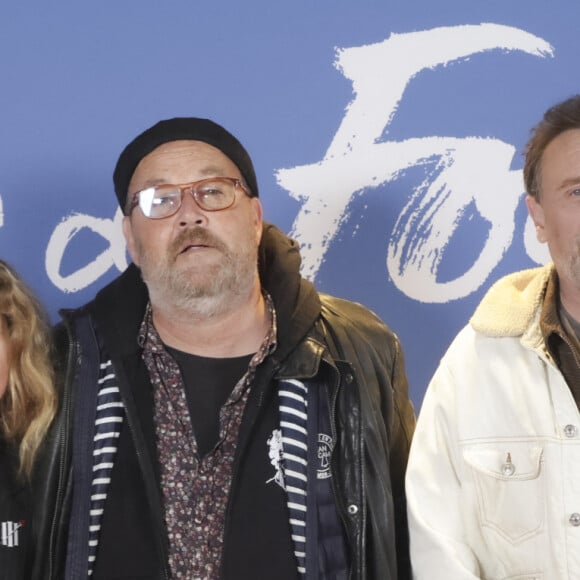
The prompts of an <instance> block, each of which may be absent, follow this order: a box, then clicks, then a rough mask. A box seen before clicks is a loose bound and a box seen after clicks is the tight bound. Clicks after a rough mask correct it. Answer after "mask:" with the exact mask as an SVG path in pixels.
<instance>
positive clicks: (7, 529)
mask: <svg viewBox="0 0 580 580" xmlns="http://www.w3.org/2000/svg"><path fill="white" fill-rule="evenodd" d="M25 524H26V522H25V521H24V520H20V521H19V522H0V545H1V546H6V547H7V548H17V547H18V545H19V533H18V532H19V530H20V529H21V528H23V527H24V525H25Z"/></svg>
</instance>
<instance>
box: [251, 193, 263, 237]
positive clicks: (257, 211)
mask: <svg viewBox="0 0 580 580" xmlns="http://www.w3.org/2000/svg"><path fill="white" fill-rule="evenodd" d="M250 203H251V204H252V208H253V210H254V227H255V230H256V245H259V244H260V240H261V239H262V230H263V228H264V223H263V222H264V209H263V207H262V202H261V201H260V200H259V199H258V198H257V197H252V198H251V199H250Z"/></svg>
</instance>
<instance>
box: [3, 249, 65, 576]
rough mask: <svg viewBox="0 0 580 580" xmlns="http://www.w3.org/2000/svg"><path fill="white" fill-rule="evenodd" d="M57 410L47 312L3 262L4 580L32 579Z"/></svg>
mask: <svg viewBox="0 0 580 580" xmlns="http://www.w3.org/2000/svg"><path fill="white" fill-rule="evenodd" d="M55 404H56V403H55V394H54V389H53V373H52V369H51V364H50V340H49V333H48V327H47V323H46V319H45V316H44V313H43V310H42V308H41V307H40V305H39V303H38V301H37V300H36V298H35V297H34V295H33V294H32V292H31V291H30V289H29V288H28V287H27V286H26V284H25V283H24V282H23V281H22V279H21V278H20V277H19V276H18V275H17V274H16V272H15V271H14V270H13V269H12V268H11V267H10V266H9V265H8V264H6V263H5V262H3V261H2V260H0V579H1V580H8V579H10V580H18V579H20V578H22V579H24V578H29V576H30V565H31V561H30V560H31V553H32V550H31V546H30V542H31V515H32V514H31V496H30V478H31V475H32V469H33V465H34V460H35V457H36V455H37V452H38V449H39V447H40V444H41V442H42V440H43V437H44V435H45V434H46V431H47V429H48V426H49V424H50V422H51V420H52V417H53V415H54V412H55Z"/></svg>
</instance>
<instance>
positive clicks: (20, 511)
mask: <svg viewBox="0 0 580 580" xmlns="http://www.w3.org/2000/svg"><path fill="white" fill-rule="evenodd" d="M17 465H18V462H17V458H16V453H15V451H14V450H13V449H11V448H9V447H8V446H6V445H5V444H4V443H3V442H2V441H0V580H17V579H19V578H28V577H29V575H30V564H31V562H30V551H31V546H30V528H31V521H30V515H31V512H30V504H31V497H30V489H29V486H28V485H27V484H26V483H25V482H24V481H22V480H20V479H18V478H17V477H16V470H17Z"/></svg>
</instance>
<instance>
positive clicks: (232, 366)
mask: <svg viewBox="0 0 580 580" xmlns="http://www.w3.org/2000/svg"><path fill="white" fill-rule="evenodd" d="M166 348H167V350H168V351H169V353H170V354H171V355H172V356H173V358H175V360H176V361H177V364H178V365H179V368H180V370H181V375H182V377H183V382H184V384H185V395H186V397H187V403H188V405H189V414H190V416H191V423H192V426H193V433H194V435H195V440H196V441H197V449H198V454H199V456H200V457H204V456H205V455H207V453H209V452H210V451H212V450H213V448H214V447H215V446H216V444H217V443H218V439H219V413H220V409H221V407H222V406H223V405H224V403H225V402H226V401H227V399H228V397H229V396H230V393H231V392H232V390H233V389H234V387H235V386H236V384H237V382H238V381H239V380H240V379H241V378H242V376H243V375H244V373H245V372H246V370H247V369H248V365H249V364H250V360H251V358H252V355H245V356H240V357H235V358H208V357H203V356H197V355H194V354H189V353H186V352H182V351H180V350H176V349H174V348H170V347H166Z"/></svg>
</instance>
